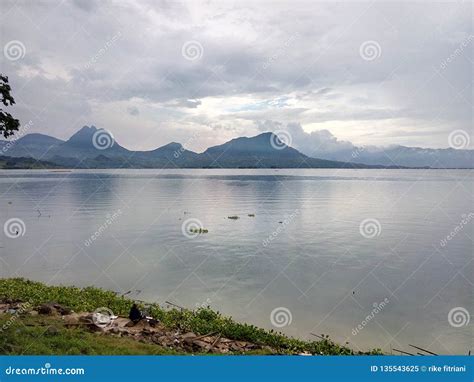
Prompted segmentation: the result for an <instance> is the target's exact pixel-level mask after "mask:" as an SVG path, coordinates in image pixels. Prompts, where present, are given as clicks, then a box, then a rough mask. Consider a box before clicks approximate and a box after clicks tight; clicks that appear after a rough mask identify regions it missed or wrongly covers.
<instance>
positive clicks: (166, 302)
mask: <svg viewBox="0 0 474 382" xmlns="http://www.w3.org/2000/svg"><path fill="white" fill-rule="evenodd" d="M165 304H168V305H172V306H176V307H177V308H179V309H181V310H186V308H183V307H182V306H179V305H178V304H175V303H172V302H169V301H165Z"/></svg>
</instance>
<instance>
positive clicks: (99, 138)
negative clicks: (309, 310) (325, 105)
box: [0, 126, 473, 168]
mask: <svg viewBox="0 0 474 382" xmlns="http://www.w3.org/2000/svg"><path fill="white" fill-rule="evenodd" d="M407 149H411V148H407ZM450 151H451V149H450ZM453 151H454V152H456V151H463V152H467V153H468V156H469V158H471V161H469V158H467V163H470V164H471V166H461V167H472V163H473V161H472V158H473V155H472V150H453ZM462 154H463V155H466V153H462ZM0 155H3V156H4V157H10V158H11V160H10V163H12V161H14V160H15V158H17V159H19V158H22V160H23V161H24V160H25V158H33V159H36V160H38V161H45V163H47V166H46V167H51V166H54V167H63V168H401V167H403V166H402V165H399V164H398V163H397V162H396V156H392V157H390V161H387V157H386V156H385V155H383V153H377V156H375V158H376V160H379V162H378V163H377V162H374V159H373V158H367V155H368V154H367V151H364V150H361V151H360V152H359V153H358V155H357V157H355V158H354V155H352V156H346V157H347V159H345V160H344V161H340V160H334V159H321V158H313V157H309V156H307V155H305V154H303V153H301V152H300V151H298V150H296V149H294V148H292V147H290V146H287V145H285V144H284V143H283V142H282V141H281V140H280V139H279V138H278V136H277V135H275V134H273V133H271V132H265V133H262V134H259V135H257V136H255V137H250V138H248V137H240V138H235V139H232V140H230V141H229V142H226V143H224V144H222V145H218V146H213V147H210V148H208V149H207V150H206V151H204V152H203V153H196V152H193V151H190V150H187V149H185V148H184V147H183V146H182V145H181V144H179V143H176V142H172V143H169V144H167V145H165V146H162V147H159V148H157V149H155V150H149V151H131V150H128V149H126V148H125V147H123V146H121V145H120V144H119V143H118V142H116V141H115V140H114V139H113V137H112V136H111V135H110V134H109V133H108V132H107V131H106V130H103V129H97V128H96V127H94V126H90V127H89V126H84V127H83V128H81V129H80V130H79V131H78V132H76V133H75V134H74V135H72V136H71V137H70V138H69V139H68V140H66V141H63V140H61V139H57V138H54V137H51V136H48V135H44V134H38V133H33V134H27V135H25V136H23V137H21V138H18V139H16V140H14V141H0ZM393 158H395V161H394V160H393ZM358 162H360V163H358ZM364 162H365V163H364ZM425 162H426V161H425ZM437 163H439V161H438V162H437ZM413 167H427V166H426V165H424V166H413ZM438 167H440V166H438Z"/></svg>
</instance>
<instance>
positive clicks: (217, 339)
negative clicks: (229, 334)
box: [207, 333, 221, 352]
mask: <svg viewBox="0 0 474 382" xmlns="http://www.w3.org/2000/svg"><path fill="white" fill-rule="evenodd" d="M220 339H221V334H220V333H219V335H218V336H217V338H216V339H215V340H214V341H213V342H212V344H211V346H210V347H209V349H208V350H207V351H208V352H210V351H211V350H212V348H213V347H214V346H216V345H217V343H218V342H219V340H220Z"/></svg>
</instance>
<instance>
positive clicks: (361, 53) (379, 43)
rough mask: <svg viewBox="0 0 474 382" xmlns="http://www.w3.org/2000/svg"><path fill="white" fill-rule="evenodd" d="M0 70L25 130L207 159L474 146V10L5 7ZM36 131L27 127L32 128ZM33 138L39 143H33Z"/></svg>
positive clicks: (331, 5)
mask: <svg viewBox="0 0 474 382" xmlns="http://www.w3.org/2000/svg"><path fill="white" fill-rule="evenodd" d="M1 8H2V11H1V13H0V43H1V47H3V54H2V55H1V61H0V72H2V73H4V74H6V75H8V76H9V79H10V83H11V85H12V88H13V96H14V97H15V100H16V102H17V104H16V105H15V106H14V107H13V108H9V109H11V111H10V112H12V113H13V114H14V115H15V116H16V117H17V118H19V119H20V121H21V123H22V125H23V132H22V134H25V133H33V132H41V133H44V134H48V135H53V136H56V137H58V138H61V139H67V138H68V137H69V136H71V135H72V134H73V133H74V132H75V131H77V130H78V129H79V128H81V127H82V126H84V125H95V126H97V127H98V128H105V129H107V130H109V131H111V132H112V134H113V135H114V137H115V140H116V141H117V142H118V143H120V144H121V145H122V146H125V147H127V148H129V149H134V150H148V149H154V148H156V147H159V146H161V145H164V144H167V143H169V142H171V141H175V142H180V143H181V144H183V145H184V146H185V147H186V148H188V149H191V150H195V151H203V150H204V149H206V148H207V147H209V146H212V145H216V144H221V143H224V142H226V141H228V140H229V139H232V138H235V137H237V136H253V135H257V134H259V133H261V132H263V131H276V132H281V131H283V132H286V133H287V134H288V136H289V138H290V142H291V144H292V145H293V146H294V147H297V148H303V147H304V148H305V150H306V152H308V151H311V147H317V146H318V145H324V146H325V147H334V149H335V150H336V149H339V148H341V147H344V145H351V144H356V145H376V146H389V145H395V144H401V145H407V146H419V147H432V148H446V147H449V142H448V137H449V135H450V133H452V132H453V131H457V130H462V131H463V132H464V135H465V136H468V138H469V139H468V146H467V147H466V148H474V139H473V102H472V101H473V77H474V76H473V74H474V73H473V62H474V59H473V51H474V32H473V26H472V19H473V18H472V16H473V15H472V13H473V12H472V11H473V3H471V2H470V1H448V2H439V3H430V2H426V1H425V2H423V1H419V2H408V1H403V2H386V1H377V2H357V3H356V2H340V3H335V2H318V1H298V0H296V1H250V2H246V1H225V0H224V1H189V2H182V1H180V2H177V1H133V2H132V1H130V2H125V1H100V2H99V1H88V0H82V1H80V0H74V1H72V0H70V1H55V0H50V1H44V0H39V1H35V2H33V1H26V0H16V1H10V0H2V2H1ZM25 126H26V127H25ZM25 130H26V131H25Z"/></svg>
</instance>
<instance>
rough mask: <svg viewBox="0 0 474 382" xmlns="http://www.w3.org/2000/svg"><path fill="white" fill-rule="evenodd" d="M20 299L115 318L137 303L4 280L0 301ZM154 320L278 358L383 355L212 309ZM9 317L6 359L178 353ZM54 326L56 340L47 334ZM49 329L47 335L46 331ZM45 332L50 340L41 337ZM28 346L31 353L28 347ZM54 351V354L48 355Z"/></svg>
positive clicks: (4, 318) (94, 291) (173, 312)
mask: <svg viewBox="0 0 474 382" xmlns="http://www.w3.org/2000/svg"><path fill="white" fill-rule="evenodd" d="M8 300H16V301H22V302H25V303H28V304H29V305H31V306H38V305H40V304H44V303H48V302H56V303H58V304H61V305H64V306H67V307H69V308H71V309H73V310H74V311H76V312H92V311H94V310H95V309H97V308H101V307H107V308H109V309H111V310H112V311H113V312H114V314H117V315H128V311H129V309H130V306H131V304H132V303H133V300H130V299H128V298H125V297H122V296H117V294H116V293H115V292H112V291H106V290H103V289H99V288H95V287H87V288H77V287H71V286H49V285H45V284H43V283H40V282H34V281H29V280H24V279H19V278H15V279H0V301H8ZM146 308H147V309H148V312H149V314H150V315H151V316H153V317H154V318H156V319H158V320H160V322H161V323H162V324H163V325H165V326H166V327H168V328H170V329H178V330H183V331H191V332H194V333H196V334H202V335H204V334H206V333H211V332H215V333H220V334H221V335H222V336H223V337H226V338H229V339H233V340H239V341H248V342H252V343H255V344H259V345H262V346H266V347H269V348H272V349H275V353H277V354H298V353H303V352H305V353H311V354H319V355H358V354H360V355H363V354H380V353H381V351H380V350H378V349H374V350H371V351H368V352H366V353H362V352H358V351H353V350H352V349H350V348H348V347H346V346H341V345H339V344H336V343H334V342H333V341H331V340H330V339H329V338H327V339H324V340H318V341H303V340H299V339H295V338H290V337H287V336H285V335H283V334H281V333H277V332H275V331H273V330H270V331H268V330H264V329H261V328H258V327H256V326H254V325H249V324H245V323H239V322H236V321H234V320H233V319H232V318H231V317H225V316H223V315H221V314H220V313H219V312H216V311H214V310H212V309H210V308H199V309H197V310H193V311H191V310H181V309H164V308H163V307H161V306H159V305H158V304H147V306H146ZM8 316H9V315H7V314H4V315H0V329H1V328H2V326H3V325H5V323H6V322H7V323H8V325H7V326H8V328H7V329H6V330H3V333H2V336H1V337H0V353H4V354H22V353H24V354H173V351H172V349H171V350H170V349H164V348H161V347H159V346H155V345H149V344H142V343H139V342H137V341H133V340H130V339H127V338H115V337H107V336H99V335H97V334H94V333H89V332H85V331H84V330H82V329H79V328H78V329H70V328H65V327H63V326H62V325H61V324H60V323H58V322H57V321H60V319H59V320H58V319H56V322H50V321H49V320H54V318H50V317H38V316H36V317H31V316H28V315H19V317H18V318H17V319H15V320H12V319H11V317H8ZM51 324H54V327H55V329H54V335H53V336H48V335H47V334H48V332H47V329H45V328H48V327H49V326H50V325H51ZM45 330H46V332H45ZM42 333H46V335H42ZM27 346H29V348H27ZM48 349H50V350H48Z"/></svg>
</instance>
